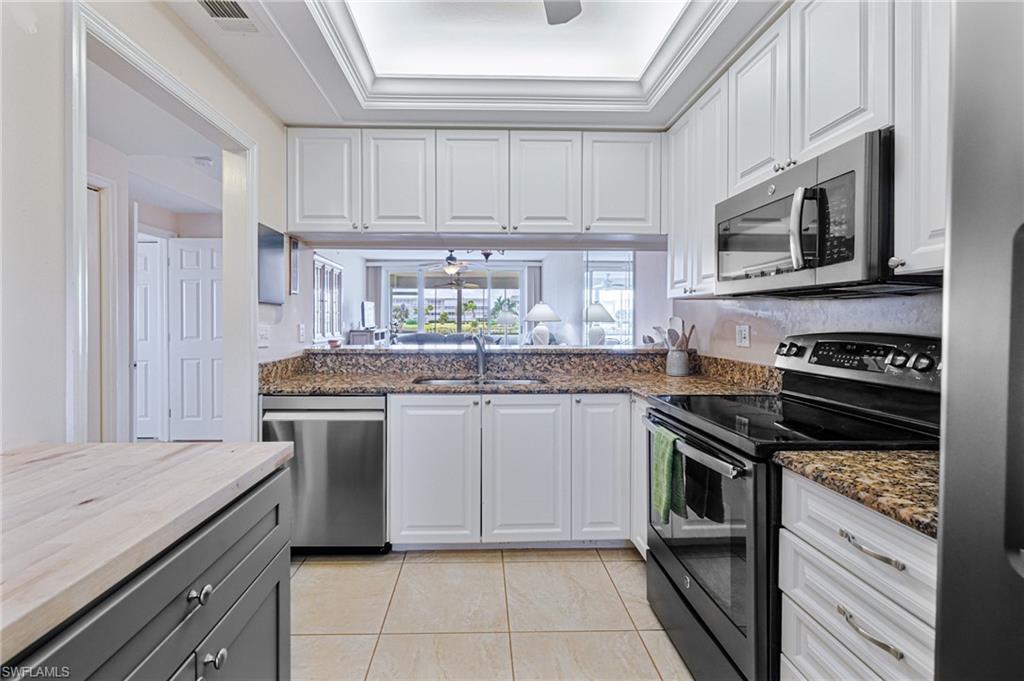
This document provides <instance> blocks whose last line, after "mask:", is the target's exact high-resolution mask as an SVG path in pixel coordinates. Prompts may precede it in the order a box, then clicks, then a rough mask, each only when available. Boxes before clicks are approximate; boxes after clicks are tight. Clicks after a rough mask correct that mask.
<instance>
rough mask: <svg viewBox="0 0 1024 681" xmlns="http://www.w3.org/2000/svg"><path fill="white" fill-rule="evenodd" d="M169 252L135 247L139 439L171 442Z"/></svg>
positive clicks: (152, 243) (155, 245)
mask: <svg viewBox="0 0 1024 681" xmlns="http://www.w3.org/2000/svg"><path fill="white" fill-rule="evenodd" d="M166 278H167V249H166V242H165V241H164V240H163V239H158V240H148V238H147V240H146V241H139V242H138V243H136V244H135V437H136V438H137V439H153V440H166V439H167V307H166V300H167V298H166V292H165V280H166Z"/></svg>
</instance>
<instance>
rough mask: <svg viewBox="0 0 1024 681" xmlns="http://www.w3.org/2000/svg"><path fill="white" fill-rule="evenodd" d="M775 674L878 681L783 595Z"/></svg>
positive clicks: (787, 679) (790, 678)
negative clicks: (780, 634)
mask: <svg viewBox="0 0 1024 681" xmlns="http://www.w3.org/2000/svg"><path fill="white" fill-rule="evenodd" d="M779 678H780V679H782V681H807V679H814V681H823V680H824V679H828V680H829V681H832V680H833V679H835V681H846V680H847V679H862V680H863V681H878V678H879V677H878V675H877V674H875V673H874V672H872V671H871V670H870V669H869V668H868V667H867V666H866V665H865V664H864V663H863V662H861V661H860V660H859V659H857V656H856V655H854V654H853V653H851V652H850V651H849V650H847V649H846V648H845V647H843V644H842V643H840V642H839V641H837V640H836V639H835V637H834V636H832V635H831V634H830V633H828V632H827V631H825V628H824V627H822V626H821V625H820V624H818V623H817V622H815V621H814V620H813V619H812V618H811V616H810V615H808V614H807V613H806V612H804V611H803V610H801V609H800V608H799V607H798V606H796V605H794V604H793V601H791V600H789V598H787V597H786V596H783V597H782V658H781V659H780V660H779Z"/></svg>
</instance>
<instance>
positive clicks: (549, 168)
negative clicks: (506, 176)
mask: <svg viewBox="0 0 1024 681" xmlns="http://www.w3.org/2000/svg"><path fill="white" fill-rule="evenodd" d="M509 153H510V160H509V165H510V167H511V171H510V184H511V186H510V189H509V192H510V196H511V217H510V221H511V223H512V231H513V232H532V233H551V234H558V233H565V232H569V233H571V232H582V231H583V219H582V210H583V133H581V132H573V131H565V132H562V131H550V130H536V131H534V130H513V131H512V133H511V139H510V152H509Z"/></svg>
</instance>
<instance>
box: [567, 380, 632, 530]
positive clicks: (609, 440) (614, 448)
mask: <svg viewBox="0 0 1024 681" xmlns="http://www.w3.org/2000/svg"><path fill="white" fill-rule="evenodd" d="M572 407H573V410H572V526H573V527H572V538H573V539H628V538H629V535H630V532H629V398H628V397H627V396H626V395H576V396H574V397H573V405H572Z"/></svg>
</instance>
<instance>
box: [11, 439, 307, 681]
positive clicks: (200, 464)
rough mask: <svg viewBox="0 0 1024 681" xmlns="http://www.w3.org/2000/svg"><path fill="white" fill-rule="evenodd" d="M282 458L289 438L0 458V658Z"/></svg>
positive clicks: (59, 449) (97, 447) (31, 451)
mask: <svg viewBox="0 0 1024 681" xmlns="http://www.w3.org/2000/svg"><path fill="white" fill-rule="evenodd" d="M291 458H292V444H291V443H290V442H270V443H249V444H227V443H205V444H165V443H155V444H118V443H105V444H74V445H34V446H31V447H26V448H23V449H16V450H13V451H10V452H4V453H3V454H2V455H0V472H2V476H0V477H2V482H0V496H2V498H3V500H4V503H3V507H2V509H0V516H2V524H0V528H2V529H0V546H2V552H0V575H2V581H0V661H8V660H11V659H12V658H13V657H14V656H15V655H17V654H18V653H20V652H21V651H23V650H24V649H25V648H26V647H28V646H30V645H31V644H32V643H34V642H35V641H37V640H39V639H40V638H42V637H43V636H44V635H46V634H47V633H48V632H50V631H52V630H53V629H55V628H56V627H58V626H60V625H61V624H63V623H64V622H65V621H67V620H68V619H69V618H71V617H73V616H74V615H75V614H76V613H78V612H79V611H80V610H81V609H82V608H84V607H86V606H87V605H89V604H90V603H91V602H93V601H94V600H95V599H97V598H99V597H100V596H102V595H103V594H105V593H107V592H108V591H109V590H110V589H111V588H113V587H114V586H116V585H117V584H118V583H119V582H121V581H122V580H123V579H125V578H126V577H128V576H129V575H131V574H132V573H133V572H135V571H136V570H137V569H139V568H140V567H142V566H143V565H145V564H146V563H148V562H149V561H150V560H152V559H153V558H155V557H156V556H158V555H160V553H162V552H163V551H165V550H166V549H168V548H170V547H171V546H172V545H174V544H175V543H176V542H178V541H179V540H181V539H183V538H184V537H186V536H187V535H188V534H189V533H191V532H192V531H193V530H194V529H195V528H196V527H198V526H199V525H201V524H202V523H203V522H205V521H206V520H207V519H209V518H210V517H212V516H213V515H214V514H215V513H217V512H218V511H219V510H220V509H222V508H224V507H225V506H227V505H228V504H230V503H231V502H232V501H233V500H234V499H236V498H237V497H238V496H240V495H241V494H243V493H244V492H246V491H247V490H249V489H250V488H252V487H253V486H254V485H256V483H258V482H259V481H260V480H262V479H263V478H265V477H266V476H268V475H269V474H271V473H272V472H274V471H275V470H276V469H278V468H281V467H282V466H284V465H285V464H286V463H287V462H288V460H289V459H291ZM200 471H201V474H197V472H200Z"/></svg>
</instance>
